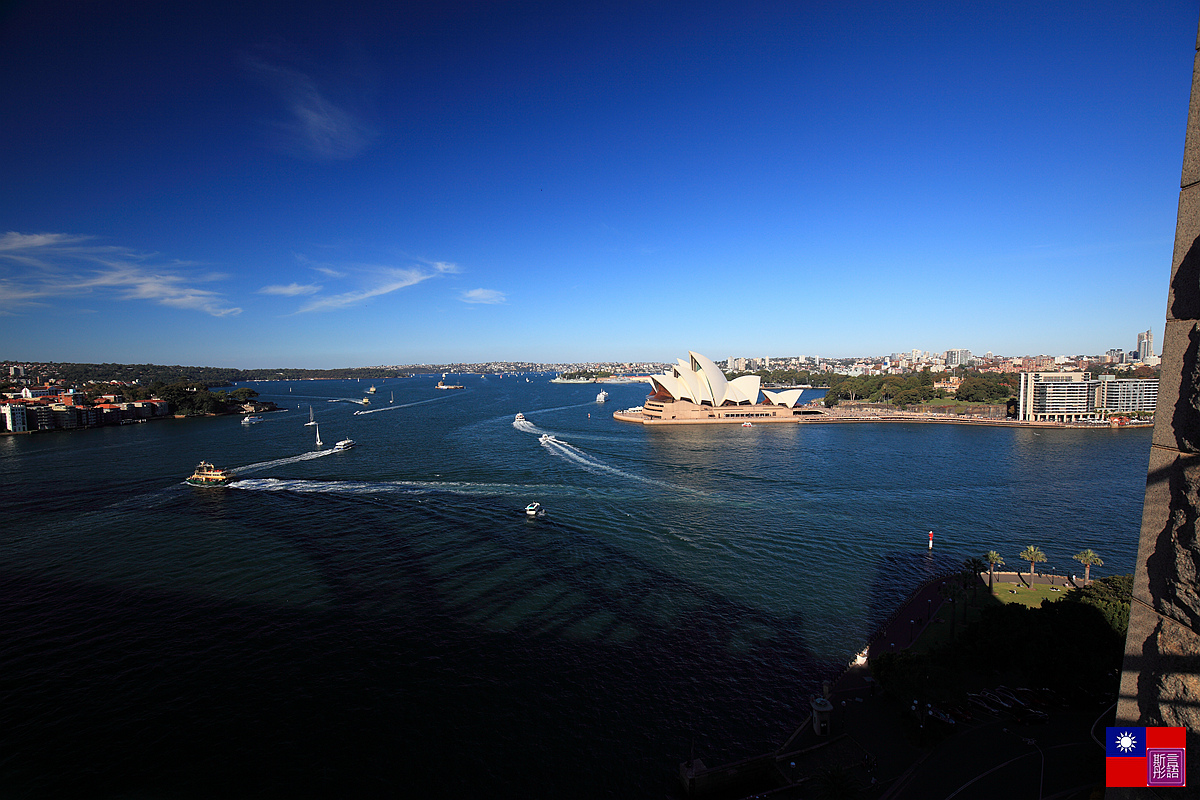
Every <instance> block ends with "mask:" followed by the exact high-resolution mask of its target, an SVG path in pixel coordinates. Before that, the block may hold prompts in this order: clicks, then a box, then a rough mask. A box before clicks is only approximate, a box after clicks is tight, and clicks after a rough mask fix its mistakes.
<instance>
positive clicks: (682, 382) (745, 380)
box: [650, 350, 761, 406]
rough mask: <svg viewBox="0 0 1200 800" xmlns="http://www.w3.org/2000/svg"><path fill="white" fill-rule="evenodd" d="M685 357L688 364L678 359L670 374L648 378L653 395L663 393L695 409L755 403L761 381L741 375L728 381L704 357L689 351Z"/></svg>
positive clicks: (755, 377) (757, 378) (665, 373)
mask: <svg viewBox="0 0 1200 800" xmlns="http://www.w3.org/2000/svg"><path fill="white" fill-rule="evenodd" d="M688 356H689V357H690V359H691V363H688V362H686V361H684V360H683V359H682V358H681V359H678V361H679V363H678V365H676V366H674V367H672V368H671V371H670V372H664V373H663V374H661V375H653V376H651V378H650V384H651V385H652V386H653V387H654V388H655V390H656V391H661V392H666V393H667V394H669V395H671V397H672V398H673V399H675V400H690V401H692V402H693V403H695V404H697V405H701V404H706V405H713V406H722V405H725V404H726V403H733V404H737V405H740V404H743V403H750V404H754V403H757V402H758V391H759V386H760V384H761V379H760V378H759V377H758V376H757V375H743V376H742V377H740V378H736V379H735V380H732V381H731V380H729V379H727V378H726V377H725V373H723V372H722V371H721V368H720V367H718V366H717V365H716V364H714V363H713V362H712V360H711V359H709V358H707V357H706V356H702V355H700V354H699V353H697V352H694V351H690V350H689V351H688Z"/></svg>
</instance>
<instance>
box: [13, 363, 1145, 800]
mask: <svg viewBox="0 0 1200 800" xmlns="http://www.w3.org/2000/svg"><path fill="white" fill-rule="evenodd" d="M436 381H437V376H432V377H430V376H425V377H413V378H406V379H395V380H386V381H378V380H377V381H375V385H376V387H377V388H378V392H377V393H376V394H375V395H373V396H372V398H371V405H369V406H362V405H360V404H359V403H358V402H356V401H361V399H362V398H363V397H364V396H365V395H364V390H365V389H366V388H367V386H368V384H360V383H358V382H352V381H327V382H326V381H305V382H292V383H283V382H279V383H258V384H253V388H255V389H256V390H257V391H259V392H260V393H261V394H262V397H263V399H269V400H274V401H276V402H278V403H279V404H280V405H281V407H282V408H285V409H286V411H282V412H277V413H272V414H266V415H264V417H265V419H264V421H263V422H262V423H260V424H257V425H240V424H238V420H237V419H236V418H231V417H223V418H206V419H191V420H178V421H163V422H155V423H151V424H146V425H130V426H123V427H114V428H103V429H96V430H89V431H79V432H72V433H58V434H39V435H33V436H8V437H2V438H0V508H3V509H4V519H5V523H6V524H5V526H4V528H3V530H2V531H0V654H2V666H3V669H2V672H0V793H4V794H10V795H12V796H19V797H58V796H64V795H65V796H87V797H115V796H154V797H185V796H186V797H193V796H196V797H198V796H212V795H214V794H217V793H221V794H224V795H226V796H239V797H241V796H245V797H275V796H279V797H284V796H287V797H296V796H321V797H325V796H327V797H335V796H359V797H386V796H392V795H396V794H400V793H402V792H403V793H405V794H411V793H413V792H414V791H416V792H419V793H422V794H424V795H431V796H455V797H459V796H466V795H468V794H478V793H480V792H483V793H485V794H486V795H487V796H496V797H507V796H526V797H550V796H572V797H622V798H624V797H645V796H653V797H662V796H664V795H668V794H669V793H671V792H672V791H673V779H674V774H675V770H676V766H677V764H678V762H679V761H681V760H684V759H686V758H688V757H689V755H691V754H693V753H694V754H695V755H696V756H699V757H702V758H704V759H705V761H706V762H707V763H709V764H713V763H720V762H722V761H726V760H732V759H736V758H740V757H743V756H748V755H752V754H755V753H757V752H760V751H763V750H766V749H769V748H772V747H774V746H776V745H778V744H779V743H781V742H782V741H783V740H784V739H786V738H787V736H788V734H790V733H791V731H792V729H793V728H794V727H795V725H796V724H798V722H799V721H800V720H801V719H802V717H803V714H804V707H805V706H806V701H807V698H808V696H809V694H810V693H811V692H812V691H814V690H815V689H816V688H817V687H818V686H819V684H820V681H821V680H822V679H823V678H828V677H831V676H833V675H836V674H837V673H838V672H839V671H840V669H841V667H842V666H843V665H844V664H845V662H846V661H848V660H849V659H850V658H851V657H852V655H853V653H855V652H856V651H857V650H859V649H860V648H861V647H862V645H863V644H864V642H865V638H866V637H867V636H868V635H869V633H870V632H871V631H872V630H873V629H874V627H875V626H876V625H877V624H878V623H879V622H880V621H881V620H883V619H884V618H886V617H887V616H888V615H889V614H890V613H891V612H892V610H893V609H894V608H895V607H896V605H897V604H898V602H899V601H900V600H901V599H902V598H903V597H904V596H905V595H906V594H907V593H908V591H909V590H910V589H911V588H912V587H914V586H915V585H916V584H918V583H920V582H921V580H923V578H924V577H926V576H929V575H932V574H935V573H936V572H937V571H938V570H940V569H944V568H946V567H948V566H952V565H955V564H957V563H959V562H961V560H962V559H963V558H964V557H966V556H968V555H979V554H981V553H983V552H984V551H985V550H997V551H999V552H1000V553H1001V555H1003V556H1004V558H1005V559H1006V561H1007V563H1008V565H1009V566H1010V567H1012V566H1020V565H1021V562H1020V560H1019V559H1018V558H1017V553H1018V552H1020V550H1021V549H1023V548H1024V547H1025V546H1026V545H1029V544H1034V545H1038V546H1039V547H1041V548H1042V549H1043V550H1044V551H1045V552H1046V554H1047V556H1048V558H1049V560H1048V562H1047V565H1046V566H1048V567H1049V568H1051V569H1056V570H1057V571H1059V572H1063V573H1068V574H1069V573H1071V572H1074V571H1077V569H1078V565H1077V564H1076V562H1073V561H1071V559H1070V556H1071V555H1072V554H1074V553H1076V552H1078V551H1079V550H1081V549H1083V548H1085V547H1090V548H1092V549H1094V550H1096V551H1097V552H1099V553H1100V554H1101V555H1102V556H1103V558H1104V560H1105V564H1104V566H1103V567H1099V568H1096V569H1094V570H1093V575H1109V574H1119V573H1126V572H1131V571H1132V569H1133V563H1134V559H1135V556H1136V550H1137V533H1138V525H1139V522H1140V516H1141V504H1142V493H1143V489H1144V484H1145V475H1146V465H1147V461H1148V456H1149V446H1150V435H1149V432H1148V431H1144V430H1142V431H1115V430H1097V431H1081V430H1041V431H1033V430H1030V429H1007V428H987V427H973V426H940V425H905V424H855V425H805V426H778V425H772V426H757V427H754V428H742V427H740V426H728V427H726V426H694V427H693V426H687V427H680V428H666V427H658V428H652V429H651V428H643V427H642V426H639V425H630V424H624V423H618V422H616V421H614V420H613V419H612V416H611V415H612V411H613V410H614V409H615V408H618V407H627V406H631V405H637V404H640V403H641V401H642V400H643V398H644V396H645V393H646V387H645V385H643V384H632V385H612V386H608V387H607V388H608V391H609V394H610V398H609V401H608V402H607V403H606V404H603V405H600V404H597V403H596V402H595V396H596V392H597V391H598V387H596V386H588V385H553V384H550V383H548V382H547V380H546V377H533V378H532V379H531V380H530V381H528V382H527V381H526V380H525V378H524V377H514V376H506V377H503V378H501V377H498V376H495V375H491V376H488V377H487V379H486V380H485V379H482V378H481V377H479V376H461V377H460V378H456V380H455V382H456V383H462V384H464V385H465V386H466V388H465V389H463V390H457V391H449V392H447V391H438V390H436V389H435V388H434V384H435V383H436ZM393 393H394V397H395V402H394V403H388V399H387V398H389V397H391V396H392V395H393ZM310 405H311V406H312V407H313V409H314V411H315V415H316V420H317V422H318V423H319V430H320V436H321V438H322V440H323V441H324V443H325V446H324V447H323V448H317V447H316V446H315V443H314V440H315V436H316V432H315V430H314V428H313V427H307V426H305V425H304V423H305V422H307V421H308V413H309V412H308V408H309V406H310ZM355 412H363V413H357V414H356V413H355ZM517 412H523V413H524V415H525V416H526V417H527V421H526V422H523V423H522V422H514V415H515V414H516V413H517ZM542 434H550V435H551V436H552V437H553V438H551V439H548V440H545V441H542V440H541V436H542ZM347 437H349V438H353V439H355V440H356V441H357V442H358V446H357V447H356V448H355V449H353V450H350V451H348V452H344V453H331V452H330V449H329V446H330V445H331V444H332V443H333V442H335V441H337V440H339V439H343V438H347ZM202 459H203V460H208V461H212V462H214V463H215V464H216V465H217V466H219V467H225V468H231V469H233V470H234V471H235V472H236V473H237V474H238V480H237V481H235V483H234V484H233V485H232V486H231V487H229V488H226V489H201V488H195V487H190V486H187V485H185V484H184V483H183V478H185V477H186V476H187V475H188V474H190V472H191V470H192V469H193V468H194V467H195V465H196V463H197V462H199V461H200V460H202ZM533 500H537V501H539V502H541V503H542V505H543V506H545V507H546V508H547V509H548V512H549V513H548V516H547V517H545V518H544V519H540V520H531V519H528V518H526V517H525V515H524V514H523V513H522V511H521V510H522V509H523V507H524V506H525V505H526V504H527V503H528V502H530V501H533ZM930 530H933V531H934V532H935V537H936V546H935V548H934V550H933V551H932V552H930V551H928V550H927V548H926V542H927V536H928V531H930ZM1026 566H1027V565H1026Z"/></svg>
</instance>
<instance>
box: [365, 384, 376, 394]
mask: <svg viewBox="0 0 1200 800" xmlns="http://www.w3.org/2000/svg"><path fill="white" fill-rule="evenodd" d="M367 394H375V384H371V388H370V389H367Z"/></svg>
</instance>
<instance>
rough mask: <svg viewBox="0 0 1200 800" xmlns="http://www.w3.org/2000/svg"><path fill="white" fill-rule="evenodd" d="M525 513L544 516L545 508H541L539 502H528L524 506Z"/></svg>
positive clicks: (532, 515) (531, 515)
mask: <svg viewBox="0 0 1200 800" xmlns="http://www.w3.org/2000/svg"><path fill="white" fill-rule="evenodd" d="M525 515H526V516H530V517H544V516H546V509H544V508H542V504H541V503H530V504H529V505H527V506H525Z"/></svg>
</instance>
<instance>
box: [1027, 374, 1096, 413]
mask: <svg viewBox="0 0 1200 800" xmlns="http://www.w3.org/2000/svg"><path fill="white" fill-rule="evenodd" d="M1098 383H1099V381H1090V380H1088V376H1087V373H1086V372H1022V373H1021V384H1020V386H1021V391H1020V395H1019V400H1018V406H1017V419H1018V420H1021V421H1022V422H1078V421H1081V420H1087V419H1099V417H1100V413H1099V412H1098V411H1097V409H1096V384H1098Z"/></svg>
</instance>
